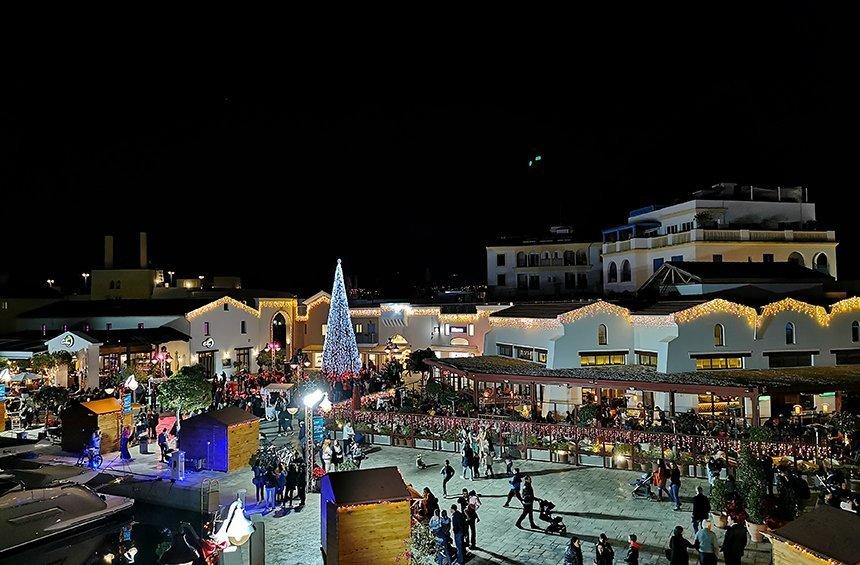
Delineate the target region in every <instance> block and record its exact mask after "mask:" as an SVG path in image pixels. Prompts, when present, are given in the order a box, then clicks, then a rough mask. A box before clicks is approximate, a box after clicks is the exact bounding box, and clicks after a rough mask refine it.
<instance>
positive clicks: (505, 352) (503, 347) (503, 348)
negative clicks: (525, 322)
mask: <svg viewBox="0 0 860 565" xmlns="http://www.w3.org/2000/svg"><path fill="white" fill-rule="evenodd" d="M496 351H497V352H498V354H499V355H501V356H502V357H513V356H514V348H513V346H512V345H507V344H505V343H497V344H496Z"/></svg>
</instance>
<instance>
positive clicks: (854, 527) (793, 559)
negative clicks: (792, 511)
mask: <svg viewBox="0 0 860 565" xmlns="http://www.w3.org/2000/svg"><path fill="white" fill-rule="evenodd" d="M766 535H767V537H769V538H770V540H771V543H773V564H774V565H824V564H828V565H832V564H834V563H844V564H846V565H857V564H858V563H860V518H858V516H857V514H854V513H853V512H848V511H846V510H840V509H839V508H833V507H831V506H820V507H818V508H816V509H815V510H813V511H811V512H806V513H804V514H801V515H800V516H799V517H798V518H797V519H796V520H794V521H792V522H789V523H788V524H786V525H785V526H783V527H781V528H779V529H777V530H774V531H773V532H771V533H769V534H766Z"/></svg>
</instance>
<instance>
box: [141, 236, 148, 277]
mask: <svg viewBox="0 0 860 565" xmlns="http://www.w3.org/2000/svg"><path fill="white" fill-rule="evenodd" d="M147 266H149V260H148V258H147V256H146V232H145V231H142V232H140V268H141V269H145V268H147Z"/></svg>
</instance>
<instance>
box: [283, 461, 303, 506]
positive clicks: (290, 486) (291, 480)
mask: <svg viewBox="0 0 860 565" xmlns="http://www.w3.org/2000/svg"><path fill="white" fill-rule="evenodd" d="M298 481H299V472H298V469H296V464H295V462H294V461H290V464H289V465H288V466H287V476H286V480H285V481H284V483H285V484H284V491H285V492H284V499H283V501H282V504H281V505H282V506H283V507H286V505H287V502H289V503H290V507H291V508H292V506H293V492H294V491H295V490H296V484H297V483H298Z"/></svg>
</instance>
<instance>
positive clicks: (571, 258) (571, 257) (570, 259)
mask: <svg viewBox="0 0 860 565" xmlns="http://www.w3.org/2000/svg"><path fill="white" fill-rule="evenodd" d="M573 265H576V253H574V252H573V251H565V252H564V266H565V267H571V266H573Z"/></svg>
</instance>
